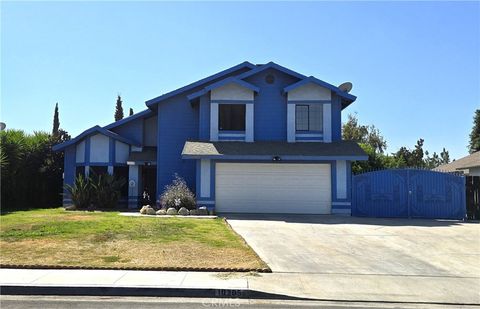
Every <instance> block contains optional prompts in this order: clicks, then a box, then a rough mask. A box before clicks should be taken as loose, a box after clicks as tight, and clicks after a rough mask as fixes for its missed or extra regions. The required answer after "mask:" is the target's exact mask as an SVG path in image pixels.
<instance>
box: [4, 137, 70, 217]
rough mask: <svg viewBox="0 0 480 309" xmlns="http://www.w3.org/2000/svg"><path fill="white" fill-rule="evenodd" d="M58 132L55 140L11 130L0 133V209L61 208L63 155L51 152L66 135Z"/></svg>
mask: <svg viewBox="0 0 480 309" xmlns="http://www.w3.org/2000/svg"><path fill="white" fill-rule="evenodd" d="M58 131H59V132H58V135H57V136H53V135H50V134H48V133H45V132H34V133H33V134H26V133H25V132H23V131H21V130H13V129H9V130H5V131H1V132H0V153H1V160H2V162H1V164H2V177H1V182H2V184H1V194H0V196H1V207H2V209H12V210H13V209H25V208H38V207H58V206H59V205H61V202H62V200H61V193H62V182H63V180H62V174H63V153H62V152H53V151H52V146H53V145H55V144H58V143H60V142H62V141H64V140H65V139H67V138H69V135H68V133H67V132H66V131H64V130H62V129H59V130H58Z"/></svg>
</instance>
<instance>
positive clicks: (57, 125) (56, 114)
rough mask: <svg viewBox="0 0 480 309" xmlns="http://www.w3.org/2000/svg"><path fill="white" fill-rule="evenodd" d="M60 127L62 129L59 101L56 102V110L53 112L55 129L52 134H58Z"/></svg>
mask: <svg viewBox="0 0 480 309" xmlns="http://www.w3.org/2000/svg"><path fill="white" fill-rule="evenodd" d="M58 129H60V120H59V119H58V102H57V103H56V104H55V111H54V112H53V129H52V135H53V136H57V135H58Z"/></svg>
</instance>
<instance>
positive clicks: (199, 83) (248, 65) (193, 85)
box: [145, 61, 256, 108]
mask: <svg viewBox="0 0 480 309" xmlns="http://www.w3.org/2000/svg"><path fill="white" fill-rule="evenodd" d="M244 68H248V69H253V68H256V66H255V65H254V64H252V63H250V62H248V61H245V62H242V63H240V64H238V65H236V66H233V67H231V68H229V69H226V70H223V71H221V72H218V73H216V74H213V75H210V76H208V77H206V78H203V79H201V80H199V81H196V82H194V83H191V84H189V85H187V86H184V87H181V88H178V89H176V90H174V91H171V92H167V93H165V94H162V95H161V96H158V97H156V98H153V99H151V100H148V101H146V102H145V104H146V105H147V107H149V108H150V107H152V106H153V105H155V104H157V103H159V102H161V101H163V100H166V99H169V98H171V97H173V96H175V95H177V94H180V93H182V92H185V91H189V90H192V89H194V88H196V87H199V86H202V85H203V84H206V83H208V82H211V81H214V80H216V79H218V78H221V77H223V76H225V75H227V74H230V73H233V72H235V71H238V70H240V69H244Z"/></svg>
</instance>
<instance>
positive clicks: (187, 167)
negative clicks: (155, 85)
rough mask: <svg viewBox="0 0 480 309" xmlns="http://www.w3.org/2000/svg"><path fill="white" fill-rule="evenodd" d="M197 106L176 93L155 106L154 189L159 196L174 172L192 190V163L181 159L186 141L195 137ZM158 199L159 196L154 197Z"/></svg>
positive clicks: (193, 168) (193, 171) (193, 183)
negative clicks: (155, 185) (156, 121)
mask: <svg viewBox="0 0 480 309" xmlns="http://www.w3.org/2000/svg"><path fill="white" fill-rule="evenodd" d="M198 117H199V108H198V105H196V106H192V105H191V104H190V102H189V101H188V99H187V98H186V97H185V96H182V95H178V96H175V97H173V98H171V99H168V100H167V101H165V102H162V103H161V104H159V105H158V133H157V134H158V143H157V192H158V194H159V195H160V194H161V193H162V192H163V190H164V188H165V186H166V185H168V184H170V183H171V182H172V180H173V177H174V175H175V173H177V174H178V175H179V176H181V177H183V178H184V179H185V181H186V182H187V184H188V185H189V187H190V188H191V189H192V190H195V162H194V161H192V160H182V157H181V155H180V154H181V153H182V149H183V146H184V144H185V141H186V140H189V139H190V140H192V139H198ZM157 198H158V197H157Z"/></svg>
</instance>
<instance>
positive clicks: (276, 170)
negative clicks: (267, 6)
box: [54, 62, 367, 214]
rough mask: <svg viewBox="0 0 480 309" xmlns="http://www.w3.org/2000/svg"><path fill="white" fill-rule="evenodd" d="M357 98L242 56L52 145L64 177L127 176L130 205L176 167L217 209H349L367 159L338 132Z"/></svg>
mask: <svg viewBox="0 0 480 309" xmlns="http://www.w3.org/2000/svg"><path fill="white" fill-rule="evenodd" d="M355 99H356V97H355V96H353V95H351V94H349V93H347V92H345V91H342V90H341V89H339V88H338V87H335V86H333V85H331V84H328V83H326V82H324V81H321V80H319V79H316V78H314V77H312V76H310V77H307V76H304V75H302V74H299V73H297V72H294V71H292V70H289V69H287V68H284V67H282V66H280V65H277V64H275V63H273V62H270V63H267V64H263V65H254V64H251V63H249V62H244V63H241V64H239V65H237V66H234V67H232V68H230V69H227V70H225V71H222V72H219V73H217V74H214V75H212V76H209V77H207V78H204V79H202V80H199V81H197V82H194V83H192V84H190V85H187V86H184V87H182V88H179V89H177V90H175V91H172V92H169V93H166V94H163V95H161V96H159V97H157V98H154V99H151V100H149V101H147V102H146V105H147V107H148V108H147V109H146V110H145V111H142V112H140V113H137V114H135V115H133V116H130V117H127V118H125V119H122V120H120V121H117V122H114V123H112V124H109V125H107V126H105V127H99V126H95V127H93V128H91V129H88V130H86V131H85V132H83V133H82V134H80V135H79V136H77V137H75V138H74V139H72V140H70V141H68V142H65V143H62V144H59V145H56V146H55V147H54V150H62V151H64V152H65V172H64V182H65V183H67V184H71V183H73V181H74V178H75V175H76V174H79V173H81V174H86V175H88V174H89V173H90V170H93V171H95V172H96V173H113V174H117V175H120V176H124V177H125V178H127V179H128V180H129V181H128V203H129V207H132V208H133V207H137V205H138V199H139V196H140V195H141V194H142V192H143V191H144V189H147V190H148V191H149V192H150V194H151V196H155V197H156V198H157V199H158V196H159V195H160V194H161V193H162V191H163V189H164V187H165V186H166V185H168V184H169V183H171V181H172V179H173V176H174V174H175V173H177V174H178V175H180V176H181V177H183V178H184V179H185V180H186V181H187V183H188V185H189V186H190V187H191V189H192V190H193V191H194V192H195V194H196V196H197V201H198V204H199V205H200V206H207V207H208V208H209V209H215V210H216V211H217V212H246V213H309V214H310V213H311V214H329V213H350V209H351V170H350V166H351V162H352V161H354V160H366V159H367V155H366V154H365V152H364V151H363V150H362V149H361V148H360V147H359V146H358V144H356V143H355V142H351V141H342V138H341V112H342V110H343V109H345V108H346V107H347V106H349V105H350V104H351V103H352V102H354V101H355ZM124 195H127V192H126V191H125V192H124ZM157 202H158V200H157ZM68 203H71V200H69V199H68V196H66V197H65V199H64V204H68Z"/></svg>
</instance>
